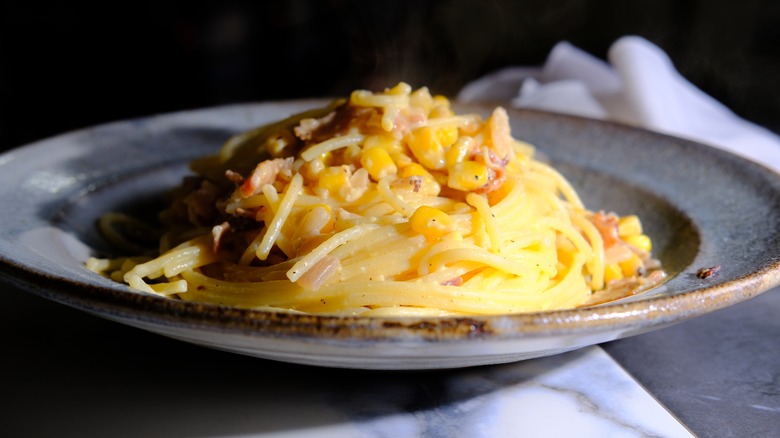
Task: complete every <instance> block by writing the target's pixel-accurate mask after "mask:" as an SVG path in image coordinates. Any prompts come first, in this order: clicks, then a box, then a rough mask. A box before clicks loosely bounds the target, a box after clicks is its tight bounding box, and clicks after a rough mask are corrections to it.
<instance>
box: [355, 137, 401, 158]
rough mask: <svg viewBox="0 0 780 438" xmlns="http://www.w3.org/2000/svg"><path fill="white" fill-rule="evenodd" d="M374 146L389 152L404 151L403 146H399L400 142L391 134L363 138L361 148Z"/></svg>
mask: <svg viewBox="0 0 780 438" xmlns="http://www.w3.org/2000/svg"><path fill="white" fill-rule="evenodd" d="M375 147H379V148H382V149H384V150H386V151H387V152H388V153H391V154H394V153H402V152H403V151H404V149H403V146H401V142H400V141H398V139H396V138H395V137H393V136H392V135H386V134H379V135H369V136H366V139H365V140H363V149H371V148H375Z"/></svg>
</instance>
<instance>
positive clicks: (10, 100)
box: [0, 0, 780, 150]
mask: <svg viewBox="0 0 780 438" xmlns="http://www.w3.org/2000/svg"><path fill="white" fill-rule="evenodd" d="M68 3H70V4H68ZM627 34H635V35H641V36H644V37H645V38H648V39H649V40H651V41H652V42H654V43H655V44H657V45H659V46H661V48H663V49H664V50H665V51H666V52H667V53H668V54H669V55H670V56H671V58H672V60H673V61H674V63H675V65H676V66H677V68H678V69H679V70H680V71H681V72H682V73H683V74H684V75H685V76H686V77H688V78H689V79H690V80H691V81H692V82H693V83H695V84H696V85H698V86H699V87H700V88H702V89H704V90H705V91H706V92H708V93H710V94H711V95H713V96H714V97H715V98H717V99H718V100H720V101H722V102H723V103H725V104H726V105H728V106H729V107H731V108H732V109H733V110H734V111H735V112H737V113H738V114H740V115H742V116H743V117H746V118H748V119H750V120H753V121H755V122H757V123H759V124H762V125H764V126H767V127H769V128H771V129H774V130H776V131H777V130H778V129H779V128H780V81H779V80H778V78H780V2H774V1H771V0H768V1H753V0H743V1H739V2H734V1H723V0H713V1H706V0H696V1H681V0H657V1H633V0H604V1H598V2H596V1H590V2H588V1H586V0H561V1H557V2H550V1H545V0H535V1H509V0H464V1H454V0H448V1H433V0H429V1H425V0H395V1H368V0H364V1H349V0H322V1H305V0H294V1H287V2H282V1H279V2H257V1H256V2H249V1H245V2H241V1H230V0H223V1H219V2H208V3H204V2H179V3H178V4H177V3H171V2H161V1H143V0H139V1H134V2H123V1H119V2H103V3H102V5H96V4H95V3H92V4H90V5H79V4H74V3H73V2H57V3H55V2H39V1H38V2H37V1H34V0H28V1H25V2H12V1H6V2H0V150H3V149H8V148H11V147H15V146H19V145H22V144H25V143H27V142H30V141H33V140H37V139H40V138H43V137H47V136H50V135H54V134H58V133H60V132H64V131H68V130H72V129H77V128H82V127H86V126H90V125H94V124H98V123H103V122H107V121H113V120H117V119H124V118H130V117H138V116H143V115H149V114H155V113H161V112H168V111H175V110H181V109H188V108H198V107H205V106H212V105H219V104H224V103H232V102H246V101H259V100H270V99H288V98H297V97H320V96H333V95H336V94H340V93H344V92H347V91H349V90H351V89H354V88H371V89H381V88H383V87H385V86H391V85H394V84H395V83H396V82H398V81H399V80H403V81H406V82H409V83H410V84H412V85H413V86H415V87H417V86H421V85H427V86H429V87H430V88H431V90H432V91H434V92H437V93H442V94H453V93H455V92H457V91H458V90H459V89H460V87H462V86H463V84H465V83H466V82H468V81H470V80H472V79H474V78H476V77H478V76H480V75H482V74H485V73H487V72H490V71H492V70H495V69H498V68H501V67H504V66H509V65H536V64H541V63H543V62H544V59H545V57H546V55H547V53H548V52H549V50H550V49H551V48H552V46H553V45H554V44H555V43H556V42H558V41H561V40H567V41H569V42H571V43H573V44H575V45H577V46H579V47H580V48H583V49H585V50H587V51H589V52H590V53H592V54H594V55H596V56H599V57H604V56H605V54H606V51H607V49H608V47H609V45H610V44H611V43H612V42H613V41H614V40H615V39H617V38H618V37H620V36H623V35H627Z"/></svg>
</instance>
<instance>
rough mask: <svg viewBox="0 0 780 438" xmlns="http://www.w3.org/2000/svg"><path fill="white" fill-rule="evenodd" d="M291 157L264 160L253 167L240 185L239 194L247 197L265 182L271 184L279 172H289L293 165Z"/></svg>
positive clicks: (255, 192) (254, 193)
mask: <svg viewBox="0 0 780 438" xmlns="http://www.w3.org/2000/svg"><path fill="white" fill-rule="evenodd" d="M293 161H294V158H293V157H287V158H274V159H273V160H265V161H263V162H261V163H260V164H258V165H257V167H255V170H253V171H252V174H251V175H249V178H247V179H246V180H244V183H243V184H242V185H241V196H243V197H245V198H248V197H250V196H252V195H256V194H258V193H259V192H260V190H261V189H262V187H263V186H264V185H266V184H273V183H274V181H276V178H277V177H278V176H279V174H280V173H282V172H285V173H287V174H290V173H291V172H292V167H293Z"/></svg>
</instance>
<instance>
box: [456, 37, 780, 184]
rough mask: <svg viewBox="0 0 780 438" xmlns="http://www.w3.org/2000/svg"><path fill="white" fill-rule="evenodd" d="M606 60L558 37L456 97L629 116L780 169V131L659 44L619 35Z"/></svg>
mask: <svg viewBox="0 0 780 438" xmlns="http://www.w3.org/2000/svg"><path fill="white" fill-rule="evenodd" d="M607 59H608V62H605V61H602V60H601V59H599V58H596V57H594V56H592V55H590V54H588V53H586V52H585V51H583V50H581V49H579V48H577V47H575V46H573V45H571V44H569V43H568V42H561V43H558V44H557V45H556V46H555V47H554V48H553V49H552V51H551V52H550V54H549V56H548V58H547V61H546V62H545V64H544V65H543V66H541V67H538V68H535V67H509V68H505V69H502V70H499V71H496V72H494V73H490V74H488V75H486V76H484V77H482V78H479V79H477V80H476V81H474V82H471V83H469V84H467V85H466V86H465V87H464V88H463V89H462V90H461V91H460V93H459V95H458V99H459V100H462V101H466V102H474V101H480V100H490V101H509V102H510V104H511V105H512V106H515V107H518V108H536V109H542V110H548V111H555V112H561V113H567V114H574V115H580V116H585V117H591V118H598V119H606V120H612V121H616V122H620V123H626V124H630V125H634V126H638V127H642V128H646V129H650V130H654V131H658V132H661V133H665V134H670V135H675V136H677V137H682V138H687V139H690V140H694V141H698V142H700V143H704V144H708V145H711V146H715V147H720V148H723V149H726V150H728V151H730V152H733V153H735V154H738V155H741V156H743V157H746V158H748V159H752V160H754V161H757V162H759V163H762V164H764V165H766V166H768V167H770V168H773V169H775V170H776V171H780V137H779V136H777V135H776V134H774V133H773V132H771V131H770V130H768V129H766V128H764V127H761V126H758V125H756V124H755V123H752V122H750V121H747V120H745V119H743V118H741V117H739V116H738V115H736V114H735V113H734V112H733V111H731V110H730V109H729V108H727V107H726V106H724V105H723V104H722V103H720V102H718V101H717V100H715V99H714V98H712V97H711V96H709V95H707V94H706V93H704V92H703V91H701V90H700V89H698V88H697V87H696V86H694V85H693V84H692V83H691V82H689V81H688V80H686V79H685V78H684V77H683V76H682V75H681V74H680V73H679V72H678V71H677V70H676V69H675V67H674V65H673V63H672V61H671V60H670V59H669V57H668V56H667V55H666V53H665V52H664V51H663V50H661V49H660V48H659V47H658V46H656V45H654V44H653V43H651V42H650V41H648V40H646V39H644V38H641V37H638V36H626V37H622V38H620V39H618V40H617V41H615V42H614V43H613V44H612V46H611V47H610V49H609V52H608V57H607Z"/></svg>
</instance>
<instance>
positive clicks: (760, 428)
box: [604, 288, 780, 438]
mask: <svg viewBox="0 0 780 438" xmlns="http://www.w3.org/2000/svg"><path fill="white" fill-rule="evenodd" d="M778 315H780V288H775V289H773V290H770V291H767V292H765V293H763V294H762V295H759V296H758V297H756V298H754V299H752V300H749V301H746V302H744V303H741V304H738V305H736V306H733V307H730V308H727V309H724V310H721V311H718V312H715V313H712V314H709V315H706V316H703V317H701V318H695V319H692V320H690V321H686V322H684V323H682V324H679V325H676V326H673V327H670V328H667V329H664V330H660V331H658V332H652V333H647V334H644V335H641V336H636V337H633V338H628V339H624V340H620V341H615V342H612V343H609V344H606V345H604V349H605V350H606V351H607V352H609V354H610V355H611V356H612V357H614V358H615V359H616V360H617V361H618V362H619V363H620V364H621V365H622V366H623V367H625V368H626V369H627V370H629V371H630V373H631V374H632V375H633V376H634V377H635V378H636V379H637V381H639V382H640V383H641V384H642V385H643V386H644V387H645V388H647V390H648V391H649V392H651V393H652V394H653V395H654V396H655V397H656V398H657V399H658V400H659V401H661V402H662V403H663V404H664V405H666V406H667V407H668V408H669V409H670V410H671V411H672V412H674V413H675V415H676V416H677V417H678V418H679V419H680V420H681V421H682V422H683V423H685V424H686V426H688V427H689V428H690V429H691V430H693V431H694V433H695V434H696V435H698V436H701V437H735V438H741V437H773V436H775V437H776V436H780V317H778Z"/></svg>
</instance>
